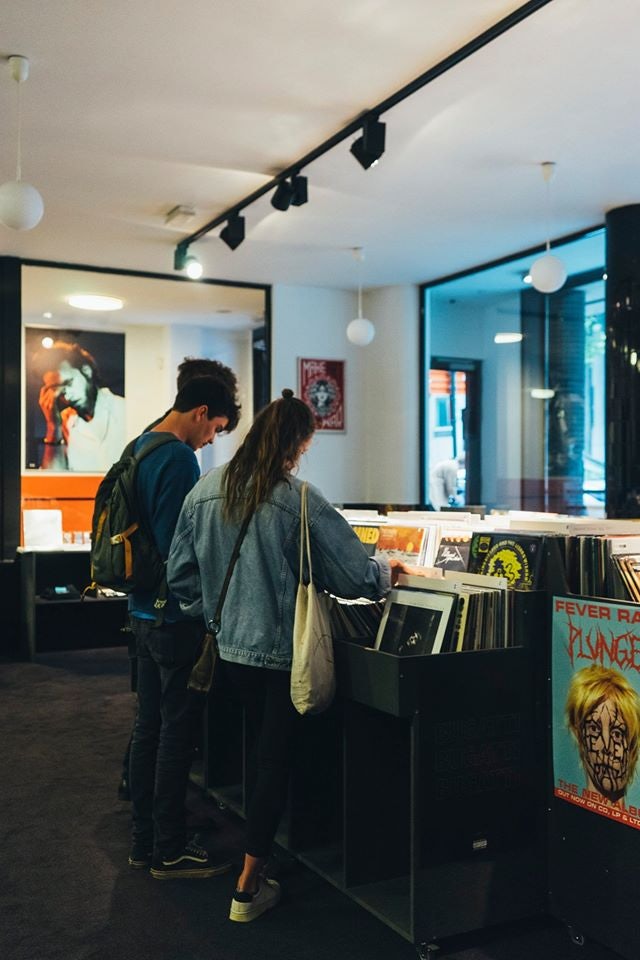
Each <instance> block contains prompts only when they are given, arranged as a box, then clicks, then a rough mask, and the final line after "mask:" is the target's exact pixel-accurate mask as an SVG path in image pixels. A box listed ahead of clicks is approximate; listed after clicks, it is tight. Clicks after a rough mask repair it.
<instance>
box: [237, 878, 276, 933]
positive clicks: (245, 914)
mask: <svg viewBox="0 0 640 960" xmlns="http://www.w3.org/2000/svg"><path fill="white" fill-rule="evenodd" d="M279 899H280V884H279V883H278V881H277V880H270V879H269V878H268V877H260V878H259V880H258V889H257V890H256V892H255V893H253V894H251V893H242V891H240V890H236V892H235V893H234V895H233V900H232V901H231V910H230V911H229V919H230V920H236V921H237V922H238V923H249V922H250V921H251V920H255V919H256V917H259V916H260V915H261V914H262V913H264V912H265V911H266V910H270V909H271V907H275V905H276V903H277V902H278V900H279Z"/></svg>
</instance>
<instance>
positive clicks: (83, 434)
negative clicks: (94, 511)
mask: <svg viewBox="0 0 640 960" xmlns="http://www.w3.org/2000/svg"><path fill="white" fill-rule="evenodd" d="M25 374H26V376H25V382H26V397H25V404H26V409H25V426H26V430H25V438H26V439H25V467H26V468H27V469H39V470H56V471H75V472H81V473H106V471H107V470H108V469H109V467H110V466H111V465H112V464H113V463H114V462H115V461H116V460H118V459H119V457H120V454H121V453H122V450H123V449H124V446H125V444H126V442H127V437H126V425H125V400H124V334H123V333H100V332H94V331H85V330H60V329H45V328H43V327H27V328H26V329H25Z"/></svg>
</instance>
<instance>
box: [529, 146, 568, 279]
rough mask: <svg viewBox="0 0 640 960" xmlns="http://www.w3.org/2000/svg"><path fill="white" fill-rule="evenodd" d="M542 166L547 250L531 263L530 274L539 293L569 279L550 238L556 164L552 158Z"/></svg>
mask: <svg viewBox="0 0 640 960" xmlns="http://www.w3.org/2000/svg"><path fill="white" fill-rule="evenodd" d="M540 166H541V167H542V176H543V179H544V182H545V183H546V185H547V200H546V209H547V252H546V253H544V254H543V255H542V256H541V257H538V259H537V260H534V262H533V263H532V264H531V269H530V270H529V274H530V275H531V283H532V285H533V287H534V288H535V289H536V290H537V291H538V292H539V293H555V292H556V290H559V289H560V287H561V286H562V285H563V284H564V282H565V280H566V279H567V268H566V267H565V265H564V263H563V262H562V260H561V259H560V257H556V256H554V254H552V253H551V240H550V210H551V196H550V183H551V181H552V180H553V177H554V174H555V172H556V165H555V163H553V162H552V161H551V160H546V161H545V162H544V163H542V164H541V165H540Z"/></svg>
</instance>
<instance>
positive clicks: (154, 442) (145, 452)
mask: <svg viewBox="0 0 640 960" xmlns="http://www.w3.org/2000/svg"><path fill="white" fill-rule="evenodd" d="M156 432H157V431H156ZM149 433H153V431H152V430H149V431H147V432H146V433H141V434H140V436H139V437H136V438H135V439H134V440H132V441H131V443H128V444H127V446H126V447H125V449H124V451H123V453H122V458H123V459H124V457H126V456H131V457H133V458H134V460H135V461H136V473H137V469H138V467H139V465H140V461H141V460H144V458H145V457H148V456H149V454H150V453H153V452H154V450H157V449H158V448H159V447H163V446H164V445H165V444H167V443H182V441H181V440H179V439H178V437H176V436H175V434H167V433H158V435H157V436H156V437H153V439H151V440H149V441H147V443H145V444H144V446H143V448H142V450H140V451H139V452H138V453H136V452H135V448H136V444H137V442H138V440H139V439H140V437H146V436H147V435H148V434H149ZM134 490H135V497H136V504H135V507H136V514H137V519H138V523H139V524H142V523H143V522H144V521H143V518H142V516H141V513H140V505H139V503H138V489H137V483H136V485H135V486H134ZM145 527H147V524H145ZM147 536H149V537H153V532H152V531H151V530H149V529H148V528H147ZM154 539H155V538H154ZM168 592H169V588H168V586H167V577H166V574H165V576H163V578H162V581H161V583H160V585H159V587H158V590H157V591H156V597H155V600H154V601H153V606H154V609H155V610H156V616H155V620H154V621H153V624H154V626H155V627H159V626H161V625H162V622H163V620H164V610H165V607H166V605H167V594H168Z"/></svg>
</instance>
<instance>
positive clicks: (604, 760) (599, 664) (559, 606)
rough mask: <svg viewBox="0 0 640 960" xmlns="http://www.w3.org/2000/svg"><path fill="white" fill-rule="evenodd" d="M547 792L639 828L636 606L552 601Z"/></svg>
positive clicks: (639, 618) (639, 627) (639, 628)
mask: <svg viewBox="0 0 640 960" xmlns="http://www.w3.org/2000/svg"><path fill="white" fill-rule="evenodd" d="M551 680H552V698H551V709H552V722H553V777H554V794H555V796H556V797H558V798H559V799H561V800H565V801H567V802H568V803H572V804H575V805H576V806H579V807H582V808H583V809H584V810H587V811H589V812H590V813H593V814H596V815H597V816H601V817H607V818H608V819H609V820H613V821H614V822H617V823H620V824H624V825H626V826H627V827H632V828H634V829H636V830H640V762H639V753H640V605H635V606H634V605H631V604H624V603H613V602H608V601H602V600H594V599H592V598H591V599H588V598H585V599H583V598H580V597H554V598H553V620H552V662H551Z"/></svg>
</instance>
